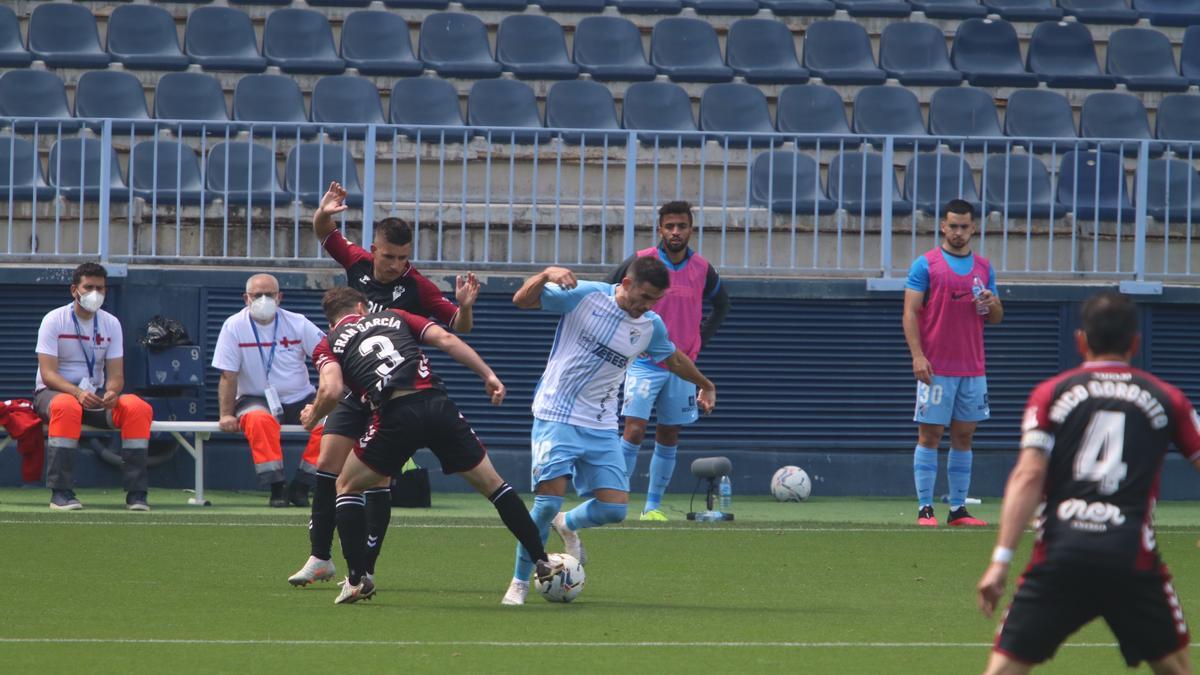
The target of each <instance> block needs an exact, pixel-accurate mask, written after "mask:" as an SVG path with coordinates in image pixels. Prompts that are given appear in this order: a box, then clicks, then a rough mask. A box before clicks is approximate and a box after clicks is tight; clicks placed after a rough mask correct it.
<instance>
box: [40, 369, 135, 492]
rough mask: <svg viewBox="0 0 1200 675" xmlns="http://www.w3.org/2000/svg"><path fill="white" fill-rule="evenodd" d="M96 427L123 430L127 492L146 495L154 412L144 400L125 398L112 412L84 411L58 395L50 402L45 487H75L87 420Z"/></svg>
mask: <svg viewBox="0 0 1200 675" xmlns="http://www.w3.org/2000/svg"><path fill="white" fill-rule="evenodd" d="M85 415H86V416H87V417H88V423H89V424H92V425H95V426H108V421H109V419H111V420H112V426H113V427H115V428H117V429H120V430H121V459H122V463H123V465H122V483H123V484H124V487H125V490H126V491H130V492H132V491H137V492H145V491H146V490H147V489H148V488H147V486H148V480H149V478H148V474H147V471H146V459H147V452H148V450H149V444H150V423H151V422H152V421H153V420H154V410H153V409H152V408H151V407H150V404H149V403H146V402H145V401H143V400H142V399H141V398H139V397H137V396H134V395H133V394H124V395H122V396H120V397H119V398H118V399H117V406H116V407H115V408H113V409H112V410H108V411H98V410H88V411H84V409H83V406H82V405H80V404H79V401H78V400H76V398H75V397H74V396H72V395H70V394H66V393H63V394H58V395H57V396H55V397H54V398H53V399H51V401H50V434H49V438H47V440H46V486H47V487H49V488H50V489H52V490H70V489H73V488H74V486H75V476H74V471H75V455H76V449H77V448H78V447H79V434H80V433H81V432H82V430H83V421H84V416H85Z"/></svg>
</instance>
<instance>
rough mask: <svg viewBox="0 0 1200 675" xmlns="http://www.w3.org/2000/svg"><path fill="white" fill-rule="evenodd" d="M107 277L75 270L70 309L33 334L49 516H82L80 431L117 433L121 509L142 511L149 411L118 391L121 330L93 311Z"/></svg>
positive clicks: (91, 266)
mask: <svg viewBox="0 0 1200 675" xmlns="http://www.w3.org/2000/svg"><path fill="white" fill-rule="evenodd" d="M107 286H108V271H107V270H105V269H104V268H103V267H101V266H100V265H97V264H96V263H84V264H82V265H80V266H79V267H76V268H75V273H74V275H72V277H71V296H72V297H73V298H74V300H73V301H72V302H71V304H69V305H66V306H64V307H59V308H58V309H56V310H53V311H51V312H50V313H49V314H47V315H46V316H45V317H44V318H43V319H42V325H41V327H40V328H38V341H37V355H38V372H37V384H36V386H35V393H34V397H33V405H34V408H36V409H37V412H38V414H39V415H41V416H42V418H43V419H45V420H48V421H49V423H50V437H49V438H48V439H47V441H46V467H47V469H46V486H47V487H49V488H50V509H51V510H53V511H75V510H78V509H81V508H83V505H82V504H80V503H79V500H78V499H76V497H75V489H74V488H75V452H76V450H77V449H78V447H79V434H80V431H81V427H82V425H83V424H85V423H86V424H88V425H90V426H94V427H102V428H105V429H120V430H121V461H122V474H123V476H122V478H123V483H124V487H125V508H127V509H129V510H130V511H149V510H150V507H149V506H148V505H147V503H146V493H147V491H148V490H149V480H148V477H147V474H146V452H147V447H148V445H149V441H150V422H151V421H152V419H153V417H154V413H153V411H152V410H151V409H150V404H149V403H146V402H145V401H143V400H142V399H140V398H138V397H137V396H134V395H132V394H124V395H122V394H121V390H122V389H124V388H125V358H124V357H125V349H124V343H123V337H122V334H121V322H120V321H118V320H117V317H115V316H113V315H112V314H109V313H108V312H105V311H104V310H102V309H100V306H101V305H103V304H104V292H105V290H106V289H107Z"/></svg>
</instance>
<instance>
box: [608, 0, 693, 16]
mask: <svg viewBox="0 0 1200 675" xmlns="http://www.w3.org/2000/svg"><path fill="white" fill-rule="evenodd" d="M608 4H610V5H613V6H615V7H616V8H617V11H619V12H621V13H622V14H678V13H679V12H681V11H683V3H682V2H680V0H609V3H608Z"/></svg>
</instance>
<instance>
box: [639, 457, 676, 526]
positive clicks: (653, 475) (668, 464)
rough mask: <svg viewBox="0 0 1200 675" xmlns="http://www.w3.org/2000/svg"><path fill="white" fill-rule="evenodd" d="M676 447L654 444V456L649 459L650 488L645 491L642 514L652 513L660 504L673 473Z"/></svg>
mask: <svg viewBox="0 0 1200 675" xmlns="http://www.w3.org/2000/svg"><path fill="white" fill-rule="evenodd" d="M678 449H679V446H677V445H660V444H658V443H655V444H654V455H653V456H652V457H651V458H650V487H649V488H647V490H646V508H644V509H642V513H645V512H647V511H653V510H654V509H657V508H658V507H659V505H661V504H662V498H663V493H664V492H666V491H667V485H669V484H670V483H671V475H672V474H674V473H675V452H676V451H677V450H678Z"/></svg>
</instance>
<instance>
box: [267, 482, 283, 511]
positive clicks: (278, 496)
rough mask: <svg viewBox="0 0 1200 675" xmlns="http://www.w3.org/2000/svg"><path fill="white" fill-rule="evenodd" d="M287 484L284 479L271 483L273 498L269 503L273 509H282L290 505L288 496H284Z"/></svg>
mask: <svg viewBox="0 0 1200 675" xmlns="http://www.w3.org/2000/svg"><path fill="white" fill-rule="evenodd" d="M284 487H285V484H284V482H283V481H277V482H274V483H271V499H270V501H268V502H267V503H268V504H269V505H270V506H271V508H273V509H282V508H285V507H286V506H287V505H288V500H287V497H285V496H284V494H283V491H284Z"/></svg>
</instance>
